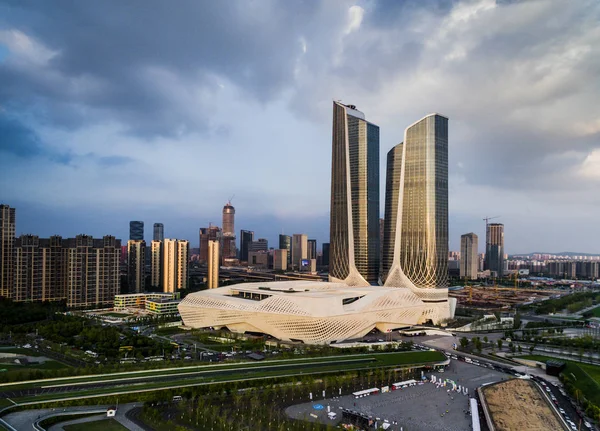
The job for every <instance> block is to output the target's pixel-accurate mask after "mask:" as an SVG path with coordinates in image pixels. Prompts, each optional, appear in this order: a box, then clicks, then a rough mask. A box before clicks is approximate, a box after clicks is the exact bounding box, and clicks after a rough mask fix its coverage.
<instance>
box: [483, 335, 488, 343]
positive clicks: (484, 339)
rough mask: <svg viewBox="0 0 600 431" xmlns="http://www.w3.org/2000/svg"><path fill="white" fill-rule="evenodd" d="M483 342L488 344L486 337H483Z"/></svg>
mask: <svg viewBox="0 0 600 431" xmlns="http://www.w3.org/2000/svg"><path fill="white" fill-rule="evenodd" d="M483 341H485V342H486V343H487V342H488V337H487V335H486V336H485V337H483Z"/></svg>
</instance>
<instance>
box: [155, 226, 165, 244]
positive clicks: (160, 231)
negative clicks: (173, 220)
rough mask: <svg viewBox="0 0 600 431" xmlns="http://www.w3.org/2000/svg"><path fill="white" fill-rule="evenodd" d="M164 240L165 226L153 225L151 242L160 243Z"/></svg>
mask: <svg viewBox="0 0 600 431" xmlns="http://www.w3.org/2000/svg"><path fill="white" fill-rule="evenodd" d="M164 239H165V226H164V225H163V224H162V223H154V227H153V232H152V241H162V240H164Z"/></svg>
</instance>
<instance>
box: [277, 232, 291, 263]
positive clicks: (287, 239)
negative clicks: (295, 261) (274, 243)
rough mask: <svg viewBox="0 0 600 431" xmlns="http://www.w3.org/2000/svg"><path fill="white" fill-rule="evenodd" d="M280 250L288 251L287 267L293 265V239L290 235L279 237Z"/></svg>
mask: <svg viewBox="0 0 600 431" xmlns="http://www.w3.org/2000/svg"><path fill="white" fill-rule="evenodd" d="M279 249H280V250H287V253H286V255H287V266H291V264H292V237H291V236H289V235H283V234H281V235H279Z"/></svg>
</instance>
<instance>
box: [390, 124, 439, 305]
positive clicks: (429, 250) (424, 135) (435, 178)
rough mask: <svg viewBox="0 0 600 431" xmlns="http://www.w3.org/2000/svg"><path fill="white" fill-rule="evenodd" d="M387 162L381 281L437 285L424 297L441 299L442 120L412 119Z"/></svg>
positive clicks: (423, 286) (421, 286)
mask: <svg viewBox="0 0 600 431" xmlns="http://www.w3.org/2000/svg"><path fill="white" fill-rule="evenodd" d="M387 162H388V168H390V167H391V169H390V170H389V171H388V173H387V175H388V177H387V181H386V214H385V221H384V223H385V224H386V227H385V228H384V241H385V242H386V244H384V255H386V257H385V259H386V260H385V261H384V265H383V266H384V272H385V269H387V268H389V270H387V274H384V277H385V285H386V286H389V287H405V286H408V287H411V288H418V289H437V288H442V289H440V292H429V293H428V295H429V296H431V297H433V296H437V295H441V296H445V298H447V293H446V294H444V293H443V292H445V291H446V290H445V288H447V287H448V118H446V117H444V116H441V115H439V114H430V115H427V116H425V117H424V118H422V119H421V120H419V121H417V122H416V123H413V124H412V125H411V126H409V127H408V128H407V129H406V130H405V131H404V142H403V143H400V144H398V145H397V146H396V147H395V148H393V149H392V150H390V152H389V153H388V160H387ZM398 170H399V171H400V172H399V173H398ZM394 226H395V227H394ZM392 250H393V254H392V256H393V258H392V261H391V265H390V261H389V253H390V252H391V251H392ZM446 292H447V291H446ZM423 294H425V293H424V292H423ZM446 300H447V299H446Z"/></svg>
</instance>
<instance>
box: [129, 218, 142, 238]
mask: <svg viewBox="0 0 600 431" xmlns="http://www.w3.org/2000/svg"><path fill="white" fill-rule="evenodd" d="M129 239H134V240H143V239H144V222H143V221H130V222H129Z"/></svg>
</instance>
